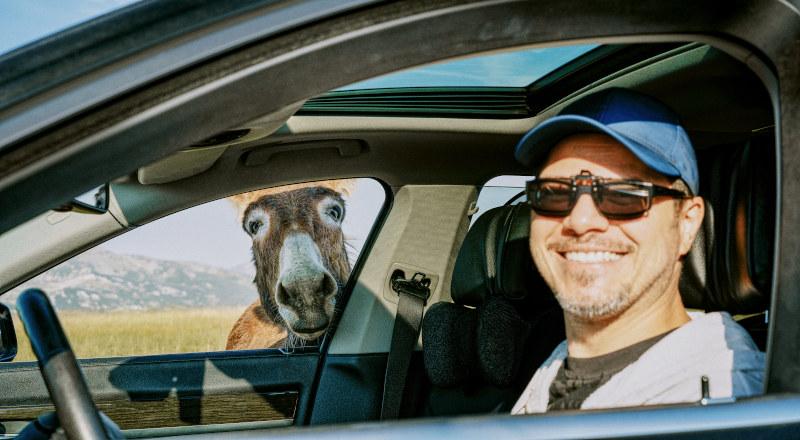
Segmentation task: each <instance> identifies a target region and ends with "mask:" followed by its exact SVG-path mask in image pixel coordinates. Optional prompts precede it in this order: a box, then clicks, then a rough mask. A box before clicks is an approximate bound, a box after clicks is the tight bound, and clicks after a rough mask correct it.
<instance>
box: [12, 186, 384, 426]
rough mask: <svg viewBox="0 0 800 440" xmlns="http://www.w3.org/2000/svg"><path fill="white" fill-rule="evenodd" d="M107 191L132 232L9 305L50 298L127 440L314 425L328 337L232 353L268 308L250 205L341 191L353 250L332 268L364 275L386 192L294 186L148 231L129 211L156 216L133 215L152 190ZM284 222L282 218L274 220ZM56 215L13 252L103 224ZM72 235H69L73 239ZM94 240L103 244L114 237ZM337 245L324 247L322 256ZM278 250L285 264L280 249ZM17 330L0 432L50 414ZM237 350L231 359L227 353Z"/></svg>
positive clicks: (20, 234) (229, 201)
mask: <svg viewBox="0 0 800 440" xmlns="http://www.w3.org/2000/svg"><path fill="white" fill-rule="evenodd" d="M110 187H111V191H110V194H109V197H111V198H112V204H114V205H115V217H116V218H118V219H123V218H124V219H125V222H126V223H129V226H128V227H127V228H126V229H127V233H123V234H120V235H117V236H116V237H114V238H112V239H111V240H109V241H106V242H103V243H101V244H99V245H98V246H95V247H93V248H91V249H89V250H86V251H84V252H82V253H80V254H78V255H75V256H73V257H72V258H70V259H68V260H66V261H63V262H62V263H60V264H58V265H57V266H55V267H52V268H50V269H48V270H47V271H45V272H43V273H42V274H40V275H38V276H36V277H34V278H32V279H30V280H28V281H26V282H24V283H23V284H22V285H20V286H17V287H16V288H14V289H11V290H10V291H8V292H6V293H5V294H4V295H3V297H2V299H3V302H4V303H6V304H8V305H9V306H10V307H12V308H13V304H14V301H15V300H16V298H17V297H18V296H19V295H20V294H21V293H22V292H23V291H24V290H26V289H29V288H39V289H42V290H43V291H45V292H46V293H47V294H48V295H49V297H50V299H51V302H52V303H53V304H54V306H55V308H56V310H57V311H58V313H59V315H60V320H61V322H62V325H63V326H64V328H65V330H66V332H67V335H68V337H69V338H70V340H71V341H72V348H73V351H74V352H75V353H76V355H77V357H78V358H79V359H80V360H81V366H82V368H83V372H84V375H85V377H86V380H87V382H88V385H89V387H90V390H91V392H92V394H93V396H94V397H95V402H96V404H97V407H98V408H99V409H100V410H101V411H103V412H105V413H106V414H107V415H108V416H109V417H111V419H112V420H114V421H115V422H116V423H117V424H118V425H119V426H120V428H121V429H123V430H125V431H126V433H127V434H128V435H146V436H151V435H164V434H179V433H186V432H207V431H214V430H226V431H229V430H235V429H263V428H272V427H279V426H290V425H294V424H305V423H306V422H307V419H308V417H309V414H310V408H311V406H312V403H313V402H314V398H315V388H316V383H317V381H318V376H319V369H320V365H321V359H322V356H323V353H324V351H325V350H324V347H327V345H326V344H323V340H322V339H320V340H309V341H304V340H303V341H300V342H297V341H298V340H296V339H292V338H289V339H286V341H284V342H281V343H279V344H277V346H276V347H275V348H255V347H254V348H250V349H248V348H244V349H237V348H236V347H232V346H231V343H230V342H228V343H227V344H226V338H228V335H229V333H231V334H233V328H234V327H235V326H238V322H237V320H239V319H240V316H245V315H246V310H248V307H249V306H250V304H252V303H257V304H259V305H260V302H259V301H260V300H259V289H258V288H257V286H256V285H255V283H254V279H256V278H258V277H260V276H261V275H259V274H258V273H257V272H258V270H257V268H256V267H255V265H254V262H255V260H258V259H259V258H260V255H257V254H254V253H253V252H255V249H257V248H258V246H257V245H256V244H253V242H254V238H253V239H251V237H250V236H248V234H247V233H245V228H246V227H247V219H245V218H243V213H244V211H245V210H247V209H260V208H251V206H254V204H255V203H256V202H259V203H263V200H264V199H265V198H266V199H269V198H277V197H281V196H283V195H285V194H292V193H293V192H298V191H299V192H309V193H312V192H313V191H318V190H319V188H325V189H336V190H338V191H340V192H341V193H342V194H343V197H344V199H345V202H346V204H347V207H348V209H347V211H348V213H349V215H348V216H345V211H344V210H342V211H336V212H334V213H333V214H336V216H338V217H337V218H339V219H341V220H342V226H341V230H342V232H343V235H344V236H346V237H347V241H346V243H342V244H343V245H345V244H346V247H345V246H342V247H341V250H342V253H340V254H335V256H334V258H340V259H342V260H341V264H344V265H346V267H348V268H349V267H350V266H351V263H350V261H351V260H352V264H353V265H355V266H356V267H360V266H359V263H358V260H359V255H360V254H361V253H362V249H364V248H365V245H368V244H369V243H370V242H371V240H372V239H371V237H370V234H371V231H373V226H374V225H375V224H376V222H377V221H378V219H379V218H380V216H381V215H383V214H382V209H383V207H384V206H388V205H387V204H386V203H385V201H386V192H385V190H384V187H383V186H382V185H380V184H379V183H378V182H377V181H375V180H373V179H347V180H343V181H326V182H310V183H296V184H293V185H290V186H289V187H273V188H270V189H267V190H257V191H254V192H248V193H244V194H240V195H237V196H234V197H231V198H226V199H221V200H217V201H212V202H207V203H204V204H201V205H198V206H194V207H191V208H188V209H186V210H184V211H181V212H178V213H175V214H172V215H168V216H165V217H163V218H159V219H157V220H154V221H152V222H149V223H147V224H145V225H143V226H138V227H133V226H131V225H130V220H132V216H133V214H131V213H132V212H136V211H143V210H145V207H143V206H141V205H139V206H126V204H127V205H130V204H131V203H135V202H136V201H142V200H145V201H146V200H148V195H147V192H148V191H149V190H150V188H149V186H148V185H143V184H140V183H127V184H125V183H117V184H112V185H111V186H110ZM124 187H128V188H129V189H128V190H127V194H128V197H127V199H126V198H125V197H114V194H115V193H116V194H118V195H121V194H126V190H124V189H123V188H124ZM132 187H135V188H136V191H138V192H139V194H138V195H137V196H136V197H133V196H132V195H131V194H130V193H131V192H133V191H134V190H133V189H131V188H132ZM298 188H299V189H298ZM332 194H333V193H332ZM200 196H202V195H200ZM126 200H127V202H126ZM270 200H271V199H270ZM294 200H295V201H296V203H298V204H302V203H303V202H302V201H298V200H300V199H299V198H295V199H294ZM132 201H133V202H132ZM145 205H146V207H147V208H149V209H154V207H155V206H157V204H151V203H145ZM258 206H259V207H260V206H261V205H258ZM310 208H311V209H316V208H314V207H310ZM126 212H127V213H128V215H127V216H126V215H125V213H126ZM303 213H304V215H310V214H312V213H309V212H308V211H303ZM155 214H156V213H153V212H151V213H150V215H155ZM277 215H278V214H277V213H273V219H272V220H274V221H275V222H277ZM48 218H49V219H50V221H54V220H55V219H61V221H58V222H55V224H54V225H53V224H49V222H48V221H43V222H41V223H43V224H42V225H39V227H41V228H45V229H44V230H41V229H37V228H33V227H28V228H22V229H20V230H17V231H15V232H16V234H12V237H11V238H14V240H12V239H11V238H9V237H8V236H6V237H4V239H3V242H4V243H5V244H6V246H13V245H14V243H15V242H16V243H19V242H27V241H29V240H32V239H35V238H34V237H35V236H47V237H49V238H50V239H51V241H52V243H51V244H52V245H54V246H55V245H56V244H57V243H60V246H61V247H63V246H65V245H67V244H69V243H71V244H72V245H73V246H76V245H77V244H76V243H79V241H78V239H79V238H80V237H75V236H74V235H81V234H84V233H86V228H85V227H84V226H83V225H84V224H87V223H88V224H97V222H98V219H97V214H86V213H79V212H68V213H58V212H52V213H50V214H46V215H45V216H44V220H47V219H48ZM65 218H69V219H70V221H71V223H70V221H67V220H65ZM284 220H286V221H290V220H291V221H299V219H294V220H292V219H284ZM243 221H244V222H245V224H244V225H243V224H242V222H243ZM64 224H68V225H70V228H67V230H66V231H65V230H64V228H63V227H62V225H64ZM243 226H244V227H243ZM272 228H279V226H272ZM97 229H98V232H99V233H101V234H102V233H104V232H103V230H104V228H97ZM70 233H71V234H72V235H70ZM105 233H107V232H105ZM317 238H318V236H317ZM326 244H327V243H323V242H317V243H316V245H317V246H318V247H319V248H324V246H325V245H326ZM251 248H252V249H253V251H251ZM273 251H274V252H273V253H274V254H275V255H276V256H277V255H278V253H280V251H281V250H280V249H275V250H273ZM324 252H326V253H335V249H327V250H324ZM346 275H348V276H349V275H350V274H349V273H347V274H346ZM353 280H355V277H353ZM278 282H280V279H279V281H278ZM341 284H342V292H339V293H337V294H336V295H337V298H339V299H338V301H342V302H344V300H345V298H346V296H347V295H349V293H348V290H349V289H352V286H353V284H354V281H348V279H344V280H341ZM15 318H16V316H15ZM16 321H17V322H16V327H17V329H18V331H17V334H18V345H19V352H18V354H17V357H16V360H15V361H14V362H11V363H5V364H0V390H2V391H0V425H2V431H3V432H4V433H8V434H14V433H15V432H17V431H18V430H19V429H20V428H21V427H22V426H24V424H26V423H27V422H29V421H30V420H33V419H35V418H36V417H38V416H39V415H41V414H43V413H45V412H47V411H52V410H53V407H52V405H51V404H50V399H49V396H48V393H47V389H46V388H45V386H44V383H43V382H42V381H41V379H40V373H39V372H38V367H37V365H36V364H35V357H34V356H33V353H32V352H31V349H30V346H29V344H28V341H27V338H26V336H25V333H24V331H23V330H22V325H21V323H20V322H19V320H18V319H17V320H16ZM247 330H248V329H245V330H244V331H245V332H246V331H247ZM226 345H227V348H228V349H229V350H228V351H223V350H225V349H226ZM251 345H253V344H251ZM256 345H257V344H256Z"/></svg>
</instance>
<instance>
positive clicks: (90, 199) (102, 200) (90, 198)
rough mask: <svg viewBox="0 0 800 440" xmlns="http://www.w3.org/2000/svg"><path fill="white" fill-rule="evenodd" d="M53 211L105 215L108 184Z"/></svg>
mask: <svg viewBox="0 0 800 440" xmlns="http://www.w3.org/2000/svg"><path fill="white" fill-rule="evenodd" d="M53 211H58V212H69V211H75V212H80V213H82V214H105V213H106V211H108V184H107V183H106V184H104V185H101V186H98V187H97V188H94V189H92V190H91V191H87V192H85V193H83V194H81V195H79V196H78V197H75V198H74V199H72V200H70V201H69V202H67V203H65V204H63V205H61V206H59V207H57V208H53Z"/></svg>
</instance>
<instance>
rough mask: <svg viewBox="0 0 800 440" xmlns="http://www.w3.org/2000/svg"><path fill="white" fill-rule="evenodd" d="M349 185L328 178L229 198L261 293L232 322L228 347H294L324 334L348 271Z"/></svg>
mask: <svg viewBox="0 0 800 440" xmlns="http://www.w3.org/2000/svg"><path fill="white" fill-rule="evenodd" d="M351 188H352V181H328V182H316V183H311V184H297V185H287V186H284V187H278V188H270V189H266V190H260V191H254V192H250V193H245V194H240V195H238V196H233V197H231V200H232V201H233V202H234V203H235V204H236V205H238V206H239V209H240V211H241V212H242V216H241V218H242V227H243V228H244V230H245V232H247V234H249V235H250V237H251V238H252V240H253V246H252V249H253V262H254V263H255V266H256V276H255V280H254V282H255V284H256V287H257V289H258V295H259V298H258V300H256V301H255V302H254V303H253V304H251V305H250V306H249V307H247V309H245V311H244V313H242V315H241V316H240V317H239V319H238V320H237V321H236V324H234V326H233V329H231V332H230V333H229V334H228V342H227V344H226V347H225V349H226V350H242V349H253V348H268V347H287V348H291V347H296V346H303V345H305V344H306V343H307V342H309V341H313V340H315V339H317V338H319V337H320V336H322V335H323V334H325V332H326V331H327V329H328V326H329V325H330V323H331V320H332V319H333V316H334V311H335V306H336V300H337V296H338V294H339V293H340V291H341V287H342V286H343V284H344V282H345V281H346V280H347V277H348V276H349V275H350V262H349V260H348V257H347V251H346V248H345V244H346V242H345V238H344V234H343V233H342V221H343V220H344V216H345V202H344V199H343V197H342V195H343V194H344V195H347V194H349V191H350V189H351Z"/></svg>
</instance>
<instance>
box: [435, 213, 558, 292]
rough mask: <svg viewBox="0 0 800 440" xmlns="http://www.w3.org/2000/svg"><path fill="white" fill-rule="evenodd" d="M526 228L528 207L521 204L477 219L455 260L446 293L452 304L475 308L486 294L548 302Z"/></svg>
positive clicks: (528, 221) (485, 214) (527, 228)
mask: <svg viewBox="0 0 800 440" xmlns="http://www.w3.org/2000/svg"><path fill="white" fill-rule="evenodd" d="M529 228H530V208H528V207H527V205H525V204H521V205H513V206H503V207H499V208H493V209H490V210H488V211H486V213H484V214H483V215H482V216H480V217H479V218H478V220H477V221H476V222H475V224H474V225H473V226H472V228H470V230H469V232H467V236H466V237H465V238H464V242H463V244H462V245H461V250H460V251H459V253H458V257H457V259H456V264H455V268H454V269H453V281H452V283H451V290H450V293H451V295H452V297H453V301H454V302H455V303H456V304H462V305H468V306H473V307H477V306H479V305H480V304H482V303H483V302H484V301H486V299H487V298H486V296H487V295H491V296H496V297H500V298H506V299H509V300H523V299H526V298H528V297H529V296H530V297H543V298H542V300H543V301H548V299H552V295H542V293H543V292H542V286H544V282H543V281H542V280H541V276H540V275H539V272H538V271H537V270H536V268H535V267H534V265H533V259H532V258H531V253H530V250H529V247H528V234H529ZM544 292H547V289H546V288H545V290H544ZM531 293H536V295H530V294H531Z"/></svg>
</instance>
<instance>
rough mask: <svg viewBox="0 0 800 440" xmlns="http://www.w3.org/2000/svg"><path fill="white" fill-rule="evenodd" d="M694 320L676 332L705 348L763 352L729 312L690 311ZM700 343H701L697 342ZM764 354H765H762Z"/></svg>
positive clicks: (679, 335)
mask: <svg viewBox="0 0 800 440" xmlns="http://www.w3.org/2000/svg"><path fill="white" fill-rule="evenodd" d="M690 316H691V318H692V320H691V321H690V322H688V323H686V324H685V325H683V326H682V327H681V328H679V329H677V330H676V331H675V332H674V333H676V334H677V336H678V337H680V338H682V339H691V340H693V341H695V344H692V345H695V346H697V345H699V347H698V348H702V347H703V346H704V345H705V347H704V348H705V349H706V350H708V349H718V350H729V351H733V352H753V353H761V351H760V350H759V349H758V346H757V345H756V343H755V342H754V341H753V338H752V337H751V336H750V334H749V333H748V332H747V330H745V328H744V327H742V326H741V325H739V324H738V323H737V322H736V320H734V319H733V317H732V316H731V315H730V314H729V313H728V312H709V313H695V312H692V313H690ZM697 343H699V344H697ZM762 355H763V354H762Z"/></svg>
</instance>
